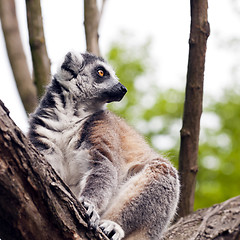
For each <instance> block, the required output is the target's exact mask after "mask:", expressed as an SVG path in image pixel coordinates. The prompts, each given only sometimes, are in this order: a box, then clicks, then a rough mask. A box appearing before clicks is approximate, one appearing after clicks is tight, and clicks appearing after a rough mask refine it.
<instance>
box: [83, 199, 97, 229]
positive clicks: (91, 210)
mask: <svg viewBox="0 0 240 240" xmlns="http://www.w3.org/2000/svg"><path fill="white" fill-rule="evenodd" d="M79 201H80V202H81V203H82V204H83V206H84V207H85V208H86V213H85V217H86V218H87V220H88V227H89V228H92V229H94V230H96V229H97V226H98V225H99V221H100V217H99V215H98V213H97V211H96V210H95V207H94V205H93V204H92V203H91V202H90V201H88V200H86V199H85V198H84V197H80V199H79Z"/></svg>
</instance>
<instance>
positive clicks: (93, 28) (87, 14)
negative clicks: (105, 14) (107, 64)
mask: <svg viewBox="0 0 240 240" xmlns="http://www.w3.org/2000/svg"><path fill="white" fill-rule="evenodd" d="M99 21H100V13H99V10H98V7H97V2H96V0H84V26H85V35H86V43H87V51H88V52H90V53H93V54H95V55H98V56H99V55H100V49H99V44H98V39H99V35H98V27H99Z"/></svg>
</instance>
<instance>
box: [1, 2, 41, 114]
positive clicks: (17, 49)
mask: <svg viewBox="0 0 240 240" xmlns="http://www.w3.org/2000/svg"><path fill="white" fill-rule="evenodd" d="M0 18H1V24H2V30H3V34H4V38H5V43H6V48H7V53H8V58H9V61H10V64H11V68H12V71H13V75H14V78H15V82H16V84H17V88H18V91H19V94H20V97H21V99H22V102H23V105H24V108H25V110H26V112H28V113H30V112H32V111H33V110H34V109H35V107H36V105H37V92H36V87H35V86H34V84H33V80H32V78H31V74H30V72H29V68H28V65H27V60H26V56H25V53H24V50H23V45H22V40H21V36H20V32H19V27H18V21H17V16H16V9H15V1H14V0H0ZM4 81H8V79H5V80H4Z"/></svg>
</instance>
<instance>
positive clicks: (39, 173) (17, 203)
mask: <svg viewBox="0 0 240 240" xmlns="http://www.w3.org/2000/svg"><path fill="white" fill-rule="evenodd" d="M0 192H1V197H0V226H1V227H0V238H2V239H4V240H7V239H19V240H21V239H24V240H27V239H28V240H30V239H35V240H42V239H49V240H50V239H58V240H61V239H75V240H80V239H83V240H85V239H102V240H103V239H105V240H107V239H108V238H107V237H105V235H104V234H103V233H102V232H101V230H100V229H98V230H97V232H96V233H94V232H93V231H90V230H89V229H88V228H87V223H86V219H85V209H84V207H83V206H82V205H81V204H80V203H79V202H78V201H77V199H76V197H75V196H74V195H73V194H72V193H71V191H70V190H69V188H68V187H67V186H66V185H65V184H64V182H63V181H62V180H61V179H60V178H59V177H58V175H57V174H56V173H55V171H54V170H53V169H52V167H51V166H50V165H49V164H48V163H47V162H46V161H45V160H44V159H43V157H42V155H41V154H39V152H38V151H37V150H36V149H35V148H34V147H33V146H32V144H31V143H30V141H29V140H28V139H27V138H26V137H25V136H24V134H23V133H22V132H21V131H20V129H19V128H18V127H17V126H16V125H15V124H14V123H13V121H12V120H11V119H10V118H9V111H8V110H7V109H6V107H4V105H3V103H2V102H1V101H0ZM86 235H87V236H86Z"/></svg>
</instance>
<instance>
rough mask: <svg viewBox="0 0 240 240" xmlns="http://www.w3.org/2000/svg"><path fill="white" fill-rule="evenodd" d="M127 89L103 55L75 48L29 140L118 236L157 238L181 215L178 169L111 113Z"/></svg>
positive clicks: (95, 222)
mask: <svg viewBox="0 0 240 240" xmlns="http://www.w3.org/2000/svg"><path fill="white" fill-rule="evenodd" d="M126 92H127V90H126V88H125V87H124V86H123V85H122V84H121V83H120V82H119V81H118V79H117V77H116V75H115V73H114V71H113V69H112V68H111V66H109V65H108V64H107V63H106V62H105V61H104V60H103V59H102V58H99V57H96V56H94V55H91V54H89V53H85V54H76V53H71V52H70V53H68V54H67V55H66V56H65V59H64V61H63V63H62V65H61V66H60V68H59V69H58V72H57V74H56V75H55V76H54V77H53V80H52V82H51V83H50V85H49V86H48V88H47V90H46V93H45V95H44V97H43V99H42V100H41V103H40V105H39V107H38V108H37V109H36V111H35V113H33V114H32V115H31V118H30V130H29V134H28V135H29V138H30V140H31V141H32V143H33V144H34V145H35V146H36V147H37V148H38V149H39V151H41V152H42V153H43V154H44V156H45V158H46V160H47V161H49V163H50V164H51V165H52V166H53V168H54V169H55V170H56V171H57V173H58V174H59V175H60V177H61V178H62V179H63V180H64V181H65V182H66V184H68V185H69V187H70V189H71V190H72V191H73V193H75V195H76V196H77V198H78V199H79V201H80V202H82V203H83V205H84V206H85V207H86V209H87V214H88V217H89V226H90V227H93V228H97V227H100V228H101V229H102V230H103V231H104V233H105V234H106V235H108V237H109V238H110V239H112V240H120V239H128V240H130V239H138V240H139V239H142V240H148V239H149V240H157V239H159V238H160V236H161V234H162V232H163V231H164V230H165V229H166V227H167V226H168V224H169V222H170V220H171V219H172V217H173V216H174V214H175V211H176V207H177V203H178V198H179V181H178V174H177V171H176V169H175V168H174V167H173V166H172V164H171V163H170V162H169V161H168V160H167V159H164V158H162V157H161V156H159V155H158V154H157V153H156V152H154V151H153V150H152V149H151V148H150V147H149V146H148V144H147V143H146V142H145V141H144V139H143V138H142V136H140V135H139V134H138V133H137V132H136V131H135V130H134V129H132V128H131V127H130V126H129V125H128V124H127V123H126V122H125V121H124V120H123V119H121V118H119V117H117V116H116V115H114V114H113V113H111V112H110V111H108V110H106V107H105V106H106V103H109V102H113V101H120V100H121V99H122V98H123V96H124V95H125V93H126Z"/></svg>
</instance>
